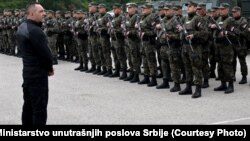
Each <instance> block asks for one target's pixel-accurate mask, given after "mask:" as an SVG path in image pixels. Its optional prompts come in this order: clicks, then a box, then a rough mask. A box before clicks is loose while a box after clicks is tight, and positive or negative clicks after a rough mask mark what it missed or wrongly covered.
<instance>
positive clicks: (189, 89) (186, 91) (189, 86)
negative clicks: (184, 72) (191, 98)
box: [179, 83, 193, 95]
mask: <svg viewBox="0 0 250 141" xmlns="http://www.w3.org/2000/svg"><path fill="white" fill-rule="evenodd" d="M192 93H193V92H192V84H191V83H186V88H185V89H184V90H183V91H180V92H179V95H189V94H192Z"/></svg>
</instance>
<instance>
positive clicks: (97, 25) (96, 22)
mask: <svg viewBox="0 0 250 141" xmlns="http://www.w3.org/2000/svg"><path fill="white" fill-rule="evenodd" d="M94 20H95V24H96V29H95V31H96V32H97V33H98V34H99V36H100V38H101V37H102V35H101V33H100V31H97V30H98V29H99V28H100V26H99V23H98V20H97V18H96V17H95V16H94Z"/></svg>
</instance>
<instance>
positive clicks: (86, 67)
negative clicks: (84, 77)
mask: <svg viewBox="0 0 250 141" xmlns="http://www.w3.org/2000/svg"><path fill="white" fill-rule="evenodd" d="M87 70H88V64H84V67H83V68H82V69H80V71H81V72H84V71H87Z"/></svg>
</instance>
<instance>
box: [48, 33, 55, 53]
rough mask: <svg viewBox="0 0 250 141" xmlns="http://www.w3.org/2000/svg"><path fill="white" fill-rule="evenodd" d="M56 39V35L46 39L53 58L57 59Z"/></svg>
mask: <svg viewBox="0 0 250 141" xmlns="http://www.w3.org/2000/svg"><path fill="white" fill-rule="evenodd" d="M56 38H57V35H52V36H50V37H48V44H49V48H50V50H51V53H52V55H53V57H54V58H56V57H57V49H56Z"/></svg>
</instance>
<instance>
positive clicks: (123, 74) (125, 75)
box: [119, 68, 127, 80]
mask: <svg viewBox="0 0 250 141" xmlns="http://www.w3.org/2000/svg"><path fill="white" fill-rule="evenodd" d="M126 78H127V69H126V68H125V69H123V71H122V75H121V77H120V78H119V79H120V80H124V79H126Z"/></svg>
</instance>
